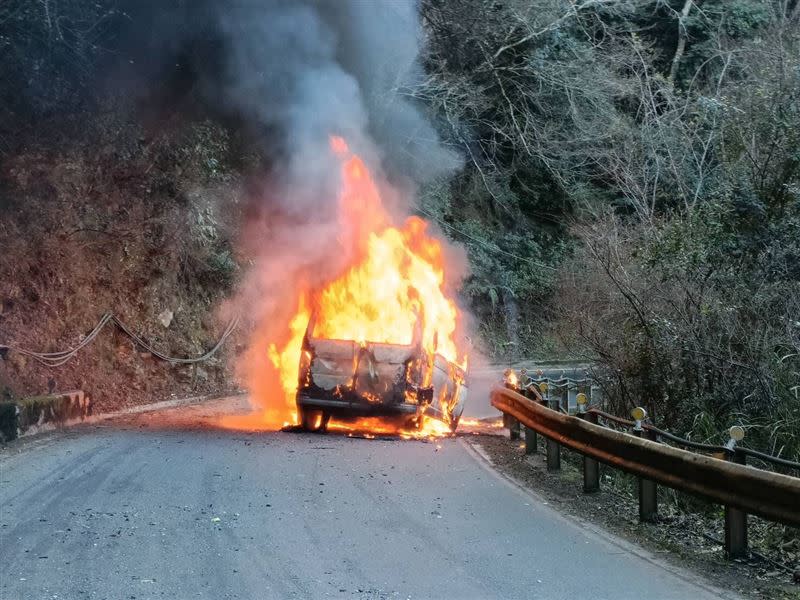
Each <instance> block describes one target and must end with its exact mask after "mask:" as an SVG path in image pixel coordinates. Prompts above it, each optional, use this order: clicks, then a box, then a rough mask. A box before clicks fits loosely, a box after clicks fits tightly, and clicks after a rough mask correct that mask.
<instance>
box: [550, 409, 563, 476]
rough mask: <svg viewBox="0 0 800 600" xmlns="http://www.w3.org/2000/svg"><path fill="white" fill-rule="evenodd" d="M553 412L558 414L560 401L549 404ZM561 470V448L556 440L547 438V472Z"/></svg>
mask: <svg viewBox="0 0 800 600" xmlns="http://www.w3.org/2000/svg"><path fill="white" fill-rule="evenodd" d="M548 406H549V408H550V409H551V410H554V411H556V412H558V407H559V400H558V399H554V400H550V401H549V402H548ZM560 469H561V446H560V445H559V443H558V442H557V441H555V440H551V439H550V438H547V470H548V471H559V470H560Z"/></svg>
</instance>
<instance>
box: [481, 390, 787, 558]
mask: <svg viewBox="0 0 800 600" xmlns="http://www.w3.org/2000/svg"><path fill="white" fill-rule="evenodd" d="M509 385H510V384H508V383H507V384H506V386H505V387H495V388H494V389H493V390H492V395H491V402H492V405H493V406H494V407H495V408H497V409H498V410H500V411H501V412H502V413H503V419H504V423H505V425H506V427H508V429H509V432H510V435H511V437H512V438H515V437H516V438H519V436H520V424H522V425H524V426H525V448H526V453H533V452H535V451H536V448H537V446H536V435H537V434H541V435H543V436H544V437H545V438H547V468H548V470H550V471H557V470H558V469H559V468H560V447H561V446H564V447H567V448H569V449H571V450H574V451H576V452H578V453H580V454H582V455H583V491H584V492H585V493H593V492H597V491H599V489H600V476H599V469H598V463H604V464H607V465H609V466H611V467H613V468H617V469H620V470H622V471H625V472H627V473H630V474H632V475H635V476H636V477H637V478H638V488H639V518H640V520H642V521H645V522H648V521H649V522H652V521H655V520H657V518H658V496H657V485H658V484H660V485H664V486H666V487H669V488H672V489H676V490H680V491H683V492H687V493H689V494H692V495H695V496H699V497H702V498H705V499H707V500H710V501H712V502H716V503H719V504H722V505H723V506H724V507H725V552H726V554H727V556H728V557H729V558H740V557H743V556H745V555H746V554H747V515H748V514H753V515H758V516H760V517H763V518H765V519H767V520H770V521H775V522H778V523H783V524H786V525H791V526H794V527H800V478H798V477H792V476H789V475H784V474H781V473H775V472H772V471H766V470H762V469H757V468H755V467H753V466H748V465H747V464H746V463H747V457H748V456H749V457H754V458H758V459H759V460H762V461H765V462H768V463H772V464H775V465H776V466H780V467H781V468H785V469H796V470H797V472H798V473H800V463H796V462H793V461H790V460H786V459H783V458H780V457H774V456H770V455H768V454H764V453H761V452H758V451H756V450H751V449H749V448H743V447H741V446H739V445H738V442H740V441H741V440H742V439H743V437H744V430H743V429H742V428H740V427H732V428H731V430H730V432H729V433H730V441H729V442H728V443H727V444H726V445H724V446H714V445H709V444H700V443H697V442H692V441H690V440H685V439H683V438H680V437H678V436H675V435H673V434H671V433H669V432H667V431H664V430H661V429H659V428H657V427H655V426H653V425H652V424H650V423H647V422H646V419H647V414H646V412H645V411H644V409H642V408H638V407H637V408H635V409H634V410H633V411H632V417H633V420H628V419H623V418H620V417H617V416H615V415H610V414H608V413H605V412H603V411H601V410H599V409H597V408H591V407H590V406H589V402H588V400H589V399H588V396H587V395H586V394H585V393H583V392H579V393H578V394H577V395H576V404H577V406H578V409H577V415H576V416H572V415H570V414H568V413H567V411H566V410H564V408H563V407H562V406H561V402H560V400H551V399H548V398H546V397H543V395H542V393H541V391H540V388H539V386H535V385H529V386H526V387H525V388H524V389H521V390H516V389H513V386H512V387H509ZM545 385H546V384H545ZM545 389H546V388H545ZM601 419H602V420H603V421H609V422H613V423H615V424H616V425H617V426H622V427H624V428H627V429H630V431H631V433H627V432H626V431H620V430H617V429H610V428H608V427H603V426H601V425H600V424H599V423H600V420H601ZM529 437H530V442H529ZM662 439H663V440H666V441H669V442H670V444H669V445H668V444H666V443H662V442H661V441H660V440H662ZM675 445H680V446H683V447H685V448H691V450H692V451H690V450H684V449H682V448H677V447H675Z"/></svg>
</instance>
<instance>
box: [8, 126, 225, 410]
mask: <svg viewBox="0 0 800 600" xmlns="http://www.w3.org/2000/svg"><path fill="white" fill-rule="evenodd" d="M86 123H91V125H90V126H88V125H87V124H86ZM54 130H57V131H58V132H59V135H58V136H56V135H53V131H54ZM29 139H30V140H31V141H30V142H28V143H26V144H25V145H24V149H23V150H21V151H20V152H17V153H15V154H14V155H13V156H6V157H5V160H4V161H3V163H2V170H1V171H0V240H2V247H0V282H1V283H0V344H7V345H9V346H17V347H22V348H26V349H30V350H35V351H42V352H53V351H60V350H64V349H67V348H70V347H72V346H74V345H75V344H76V343H78V342H79V341H80V339H81V338H82V336H84V335H85V334H87V333H88V332H89V331H90V330H91V329H92V328H93V327H94V326H95V324H96V323H97V322H98V320H99V319H100V318H101V316H102V315H103V314H104V313H106V312H113V313H115V314H116V315H118V316H119V317H120V319H122V320H123V321H124V322H125V323H126V324H127V325H129V326H130V327H131V328H132V329H133V330H134V331H135V332H136V333H138V334H139V335H141V336H142V337H143V338H144V339H145V340H146V341H147V342H148V343H149V344H151V345H152V346H153V347H155V348H156V349H158V350H159V351H161V352H163V353H165V354H168V355H170V356H179V357H183V356H197V355H200V354H202V353H203V352H204V351H205V350H206V349H208V348H211V347H212V346H213V345H214V344H215V343H216V340H217V339H218V338H219V336H220V334H221V333H222V332H223V330H224V328H225V323H222V322H220V320H219V319H218V317H217V314H216V310H217V309H218V307H219V303H220V301H221V299H223V298H224V296H225V294H226V292H227V291H228V290H229V289H230V288H231V286H232V284H233V283H234V280H235V278H236V276H237V271H238V267H237V264H236V262H235V259H234V256H233V250H232V246H231V241H230V236H231V231H232V227H234V226H235V221H236V219H237V215H238V211H237V210H236V207H237V205H236V198H237V194H236V193H234V192H235V190H236V188H237V186H238V183H239V182H238V179H237V175H236V172H235V170H234V167H233V164H234V162H235V161H233V158H232V157H233V154H234V152H233V151H232V149H231V140H230V138H229V135H228V134H227V132H226V131H225V130H224V129H223V128H221V127H220V126H218V125H215V124H213V123H211V122H200V123H193V124H189V125H185V124H179V123H174V124H172V125H171V126H168V127H165V126H164V123H163V121H162V122H161V123H160V124H159V127H158V128H157V129H156V128H153V129H152V130H147V129H146V128H143V127H142V126H141V125H139V124H135V123H134V122H133V121H132V120H128V119H125V118H123V117H121V116H120V113H119V111H110V112H107V113H105V114H104V115H102V116H101V117H100V118H98V117H97V115H91V116H88V115H80V114H79V115H76V116H75V117H73V118H72V120H71V121H70V122H67V123H63V122H61V123H58V124H43V125H42V126H41V128H40V129H38V130H36V131H33V132H32V133H31V134H30V136H29ZM235 337H236V336H235V334H234V336H233V337H232V338H229V339H228V341H227V343H226V344H225V346H223V348H222V350H221V352H220V353H219V354H218V355H216V356H215V357H214V358H213V359H211V360H209V361H207V362H203V363H200V364H198V365H197V366H192V365H172V364H170V363H168V362H164V361H161V360H158V359H156V358H155V357H153V355H151V354H150V353H148V352H144V351H143V350H142V348H140V347H138V346H137V345H136V344H135V343H134V342H132V340H131V339H130V338H128V337H127V336H126V335H124V334H123V333H122V332H121V331H119V330H117V329H116V328H115V327H114V326H113V325H112V324H109V325H108V326H106V328H105V329H104V330H103V332H102V333H100V335H99V336H98V337H97V339H95V340H94V341H93V342H92V343H90V344H89V345H88V346H87V347H86V348H85V349H84V350H82V351H81V352H80V353H79V354H78V355H77V356H76V357H75V358H74V359H73V360H72V361H70V362H68V363H67V364H65V365H64V366H61V367H57V368H48V367H45V366H43V365H40V364H39V363H37V362H36V361H34V360H32V359H31V358H29V357H26V356H24V355H21V354H19V353H17V352H14V351H11V350H9V351H5V352H3V353H2V354H1V355H2V360H0V390H3V389H5V392H4V393H5V394H7V395H8V394H14V395H26V394H38V393H44V392H47V391H48V390H52V389H56V390H65V389H72V388H82V389H84V390H86V391H88V392H90V393H91V394H92V395H93V397H94V401H95V403H96V406H97V407H98V408H99V409H108V408H119V407H122V406H126V405H132V404H136V403H140V402H143V401H145V400H147V401H153V400H155V399H159V398H166V397H169V396H170V395H173V394H174V395H189V394H195V393H202V392H209V391H212V390H215V391H216V390H227V389H230V388H232V387H235V384H234V383H233V382H232V381H231V379H230V377H229V375H230V373H229V372H228V371H227V370H226V369H227V367H226V366H225V364H226V362H225V360H224V359H225V356H226V354H228V353H230V352H232V351H233V349H234V346H235V341H234V340H235Z"/></svg>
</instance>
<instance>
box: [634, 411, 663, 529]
mask: <svg viewBox="0 0 800 600" xmlns="http://www.w3.org/2000/svg"><path fill="white" fill-rule="evenodd" d="M631 417H633V419H634V421H635V422H636V424H635V425H634V426H633V434H634V435H635V436H636V437H638V438H649V439H653V438H652V437H650V436H648V435H646V432H645V430H644V428H643V427H642V421H644V419H645V418H647V411H645V409H643V408H641V407H639V406H637V407H636V408H634V409H633V410H632V411H631ZM638 484H639V520H640V521H641V522H643V523H655V522H656V521H658V488H657V487H656V482H655V481H651V480H649V479H644V478H642V477H639V478H638Z"/></svg>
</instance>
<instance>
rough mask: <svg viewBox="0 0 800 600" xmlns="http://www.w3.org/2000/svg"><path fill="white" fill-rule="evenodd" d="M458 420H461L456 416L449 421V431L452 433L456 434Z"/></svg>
mask: <svg viewBox="0 0 800 600" xmlns="http://www.w3.org/2000/svg"><path fill="white" fill-rule="evenodd" d="M460 420H461V415H458V416H457V417H454V418H453V419H452V420H451V421H450V431H452V432H453V433H455V432H456V429H458V422H459V421H460Z"/></svg>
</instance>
